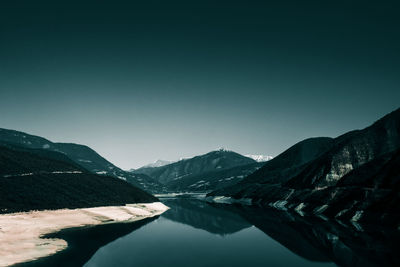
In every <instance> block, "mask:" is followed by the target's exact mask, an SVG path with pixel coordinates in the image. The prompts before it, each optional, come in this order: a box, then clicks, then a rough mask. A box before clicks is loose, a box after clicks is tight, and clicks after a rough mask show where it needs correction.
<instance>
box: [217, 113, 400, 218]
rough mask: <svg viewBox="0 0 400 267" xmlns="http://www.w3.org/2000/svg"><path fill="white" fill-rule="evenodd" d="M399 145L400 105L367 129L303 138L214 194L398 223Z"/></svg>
mask: <svg viewBox="0 0 400 267" xmlns="http://www.w3.org/2000/svg"><path fill="white" fill-rule="evenodd" d="M398 149H400V109H397V110H396V111H394V112H392V113H390V114H388V115H386V116H385V117H383V118H382V119H380V120H378V121H377V122H375V123H374V124H373V125H371V126H370V127H367V128H365V129H363V130H356V131H352V132H349V133H346V134H344V135H342V136H339V137H337V138H335V139H330V138H324V139H320V138H318V139H308V140H305V141H303V142H300V143H298V144H296V145H295V146H293V147H292V148H290V149H288V150H287V151H285V152H283V153H282V154H280V155H279V156H278V157H276V158H274V159H273V160H271V161H268V162H267V163H266V164H265V165H264V166H263V167H262V168H260V169H259V170H258V171H257V172H255V173H253V174H251V175H249V176H248V177H246V178H245V179H244V180H243V181H241V182H240V183H238V184H236V185H233V186H231V187H228V188H224V189H221V190H217V191H215V192H212V193H211V194H210V196H217V195H223V196H229V197H232V198H236V199H239V198H250V199H252V201H253V203H258V204H261V205H270V206H273V207H276V208H279V209H295V210H296V211H298V212H299V213H302V214H321V215H325V216H329V217H335V218H350V219H351V220H353V221H359V220H361V221H362V220H368V221H370V220H380V221H385V222H388V223H398V222H394V221H393V219H392V218H393V217H394V215H396V214H397V215H398V214H400V210H399V208H398V205H397V204H396V203H398V201H399V175H398V173H400V164H398V163H399V155H398ZM397 220H398V219H397Z"/></svg>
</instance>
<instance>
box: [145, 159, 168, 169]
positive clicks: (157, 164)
mask: <svg viewBox="0 0 400 267" xmlns="http://www.w3.org/2000/svg"><path fill="white" fill-rule="evenodd" d="M174 162H176V161H175V160H162V159H159V160H156V161H154V162H153V163H149V164H147V165H144V166H142V167H140V168H155V167H162V166H165V165H168V164H171V163H174Z"/></svg>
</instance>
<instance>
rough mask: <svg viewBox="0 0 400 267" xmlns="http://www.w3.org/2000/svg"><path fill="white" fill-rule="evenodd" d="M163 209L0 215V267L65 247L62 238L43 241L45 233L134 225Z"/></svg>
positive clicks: (112, 208)
mask: <svg viewBox="0 0 400 267" xmlns="http://www.w3.org/2000/svg"><path fill="white" fill-rule="evenodd" d="M166 210H168V207H167V206H165V205H164V204H162V203H161V202H153V203H137V204H127V205H125V206H105V207H94V208H81V209H60V210H43V211H30V212H18V213H9V214H1V215H0V244H1V245H0V266H10V265H14V264H18V263H24V262H29V261H33V260H37V259H39V258H42V257H48V256H51V255H53V254H55V253H57V252H60V251H62V250H64V249H66V248H67V247H68V243H67V242H66V241H65V240H63V239H59V238H46V237H45V236H46V235H48V234H52V233H56V232H59V231H61V230H64V229H68V228H74V227H85V226H97V225H104V224H113V223H129V222H135V221H139V220H143V219H146V218H151V217H154V216H158V215H160V214H162V213H163V212H165V211H166Z"/></svg>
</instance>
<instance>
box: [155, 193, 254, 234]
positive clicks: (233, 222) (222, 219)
mask: <svg viewBox="0 0 400 267" xmlns="http://www.w3.org/2000/svg"><path fill="white" fill-rule="evenodd" d="M163 202H164V204H165V205H167V206H168V207H170V209H169V210H168V211H167V212H165V213H164V214H162V217H164V218H167V219H169V220H172V221H175V222H179V223H183V224H186V225H190V226H192V227H194V228H197V229H203V230H206V231H207V232H209V233H213V234H218V235H222V236H223V235H227V234H233V233H235V232H238V231H240V230H242V229H245V228H248V227H250V226H251V224H250V223H248V222H247V221H246V220H245V219H243V218H242V217H241V215H239V214H238V213H236V212H235V211H234V210H233V211H231V210H229V209H226V208H223V207H222V208H221V207H218V206H212V205H210V204H208V203H207V202H204V201H200V200H196V199H166V200H164V201H163Z"/></svg>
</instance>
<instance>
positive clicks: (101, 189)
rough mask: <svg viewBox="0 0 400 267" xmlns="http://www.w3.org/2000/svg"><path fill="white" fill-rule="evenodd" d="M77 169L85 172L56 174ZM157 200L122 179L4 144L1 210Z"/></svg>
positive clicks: (0, 159)
mask: <svg viewBox="0 0 400 267" xmlns="http://www.w3.org/2000/svg"><path fill="white" fill-rule="evenodd" d="M52 156H53V155H52ZM73 171H75V172H81V173H53V172H73ZM21 174H29V175H25V176H21ZM10 175H11V176H10ZM154 201H157V198H155V197H153V196H152V195H150V194H148V193H146V192H144V191H142V190H140V189H138V188H136V187H134V186H132V185H130V184H129V183H127V182H125V181H123V180H121V179H118V178H114V177H109V176H100V175H94V174H91V173H90V172H88V171H86V170H84V169H83V168H81V167H77V166H75V165H72V164H70V163H69V162H63V161H60V160H54V159H53V158H47V157H45V156H44V155H42V156H38V155H37V154H35V153H31V152H28V151H20V150H19V148H17V149H12V148H11V147H10V146H9V147H4V146H0V212H1V213H8V212H17V211H28V210H36V209H37V210H42V209H60V208H83V207H95V206H110V205H124V204H127V203H138V202H154Z"/></svg>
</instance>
